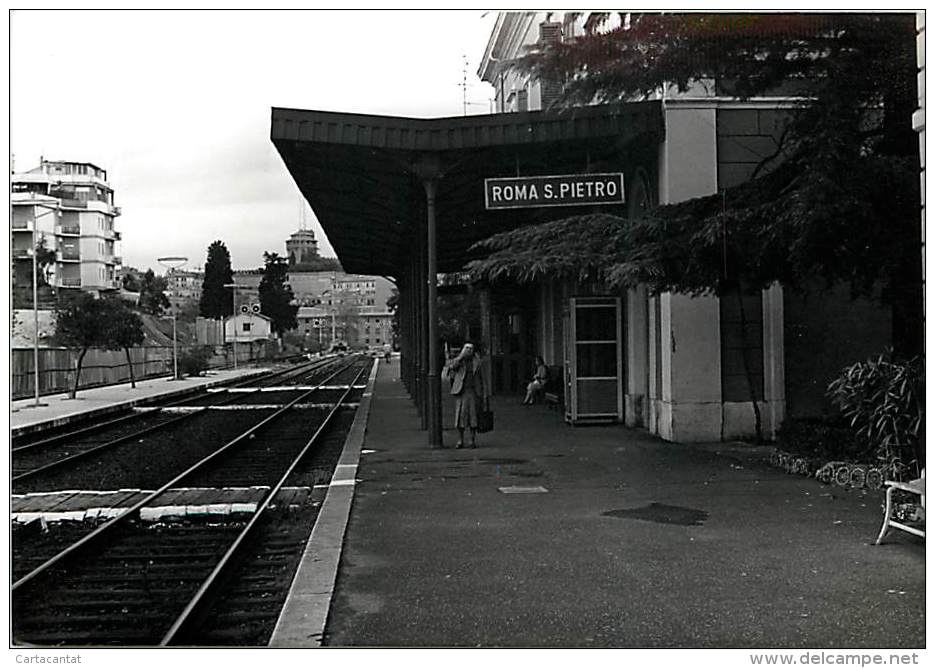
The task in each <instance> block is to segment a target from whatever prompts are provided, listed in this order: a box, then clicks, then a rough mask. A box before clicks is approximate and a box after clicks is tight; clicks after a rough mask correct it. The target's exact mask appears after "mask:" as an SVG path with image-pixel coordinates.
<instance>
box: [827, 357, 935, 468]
mask: <svg viewBox="0 0 935 668" xmlns="http://www.w3.org/2000/svg"><path fill="white" fill-rule="evenodd" d="M924 383H925V372H924V370H923V367H922V360H921V359H920V358H918V357H915V358H913V359H911V360H897V359H894V358H893V356H892V353H891V352H889V351H888V352H886V353H884V354H882V355H880V356H878V357H877V358H876V359H869V360H867V361H866V362H858V363H857V364H853V365H851V366H849V367H847V368H845V369H844V370H842V372H841V375H840V376H838V377H837V378H836V379H835V380H834V381H832V382H831V384H830V385H829V386H828V396H829V397H830V398H831V401H832V402H833V403H834V404H835V405H836V406H837V407H838V408H839V409H840V410H841V413H842V414H843V415H844V417H845V418H847V419H848V420H849V422H850V426H851V428H852V429H853V430H854V432H855V434H856V435H857V437H858V438H859V439H861V440H862V441H863V442H864V443H866V444H867V445H868V447H869V448H870V449H872V450H873V453H874V455H875V458H876V459H877V461H878V462H879V464H881V465H882V466H885V467H887V468H889V469H891V470H892V471H893V473H894V474H898V473H899V472H901V471H907V472H908V473H910V474H911V475H913V476H917V475H918V474H919V469H920V467H921V465H923V463H924V455H923V453H922V440H923V439H920V431H921V429H922V425H923V419H924V413H925V408H924V406H925V385H924Z"/></svg>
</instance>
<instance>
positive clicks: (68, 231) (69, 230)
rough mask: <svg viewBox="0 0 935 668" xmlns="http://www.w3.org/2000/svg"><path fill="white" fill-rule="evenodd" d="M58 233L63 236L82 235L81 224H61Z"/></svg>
mask: <svg viewBox="0 0 935 668" xmlns="http://www.w3.org/2000/svg"><path fill="white" fill-rule="evenodd" d="M57 234H59V235H61V236H68V237H80V236H81V226H80V225H59V227H58V231H57Z"/></svg>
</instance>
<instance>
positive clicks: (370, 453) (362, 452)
mask: <svg viewBox="0 0 935 668" xmlns="http://www.w3.org/2000/svg"><path fill="white" fill-rule="evenodd" d="M374 452H376V450H367V449H364V450H361V451H360V454H362V455H372V454H373V453H374Z"/></svg>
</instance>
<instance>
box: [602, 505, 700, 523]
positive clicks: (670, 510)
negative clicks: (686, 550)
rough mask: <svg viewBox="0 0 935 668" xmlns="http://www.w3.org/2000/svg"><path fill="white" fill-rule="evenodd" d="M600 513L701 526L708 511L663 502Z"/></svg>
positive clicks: (631, 518)
mask: <svg viewBox="0 0 935 668" xmlns="http://www.w3.org/2000/svg"><path fill="white" fill-rule="evenodd" d="M601 515H603V516H605V517H619V518H621V519H629V520H644V521H646V522H658V523H659V524H680V525H682V526H701V525H702V524H703V523H704V521H705V520H706V519H708V513H706V512H705V511H703V510H697V509H695V508H683V507H682V506H668V505H666V504H664V503H651V504H649V505H648V506H642V507H640V508H623V509H620V510H608V511H606V512H603V513H601Z"/></svg>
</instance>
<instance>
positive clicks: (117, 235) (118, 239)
mask: <svg viewBox="0 0 935 668" xmlns="http://www.w3.org/2000/svg"><path fill="white" fill-rule="evenodd" d="M121 239H123V236H122V235H121V234H120V232H118V231H117V230H114V240H116V241H120V240H121Z"/></svg>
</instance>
